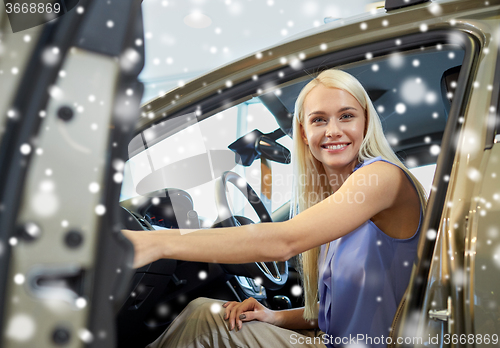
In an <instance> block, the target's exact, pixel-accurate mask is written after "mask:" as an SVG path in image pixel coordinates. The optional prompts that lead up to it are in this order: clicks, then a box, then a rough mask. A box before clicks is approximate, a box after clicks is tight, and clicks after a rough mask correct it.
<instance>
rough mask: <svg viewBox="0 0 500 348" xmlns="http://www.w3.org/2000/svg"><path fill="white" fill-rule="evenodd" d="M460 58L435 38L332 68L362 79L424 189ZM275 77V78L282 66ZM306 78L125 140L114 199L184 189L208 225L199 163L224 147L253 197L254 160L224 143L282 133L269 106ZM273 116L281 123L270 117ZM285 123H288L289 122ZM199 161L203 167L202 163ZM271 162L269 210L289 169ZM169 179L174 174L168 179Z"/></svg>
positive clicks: (284, 194) (207, 182)
mask: <svg viewBox="0 0 500 348" xmlns="http://www.w3.org/2000/svg"><path fill="white" fill-rule="evenodd" d="M396 47H397V43H396ZM463 58H464V50H463V48H461V47H459V46H457V45H452V44H439V43H438V44H436V45H434V46H429V47H425V48H423V47H422V48H420V49H412V50H407V51H399V50H397V48H396V50H393V51H391V52H390V53H389V54H386V55H381V56H378V57H373V55H372V54H371V53H367V54H366V55H365V57H364V59H363V60H361V61H356V62H352V63H349V64H344V65H342V66H337V67H336V68H339V69H342V70H345V71H347V72H349V73H351V74H352V75H354V76H355V77H356V78H357V79H358V80H360V82H361V83H362V84H363V86H364V87H365V89H366V90H367V92H368V94H369V96H370V98H371V99H372V101H373V103H374V106H375V108H376V110H377V112H378V114H379V116H380V119H381V122H382V125H383V128H384V132H385V134H386V137H387V139H388V141H389V143H390V144H391V146H392V147H393V149H394V151H395V152H396V154H397V155H398V156H399V157H400V158H401V159H402V160H403V162H404V163H405V164H406V165H407V166H408V167H409V168H410V170H411V171H412V172H413V173H414V174H415V175H416V176H417V178H418V179H419V181H420V182H421V183H422V184H423V185H424V187H425V188H426V190H427V193H430V191H431V185H432V179H433V177H434V171H435V168H436V161H437V156H438V154H439V152H440V143H441V138H442V135H443V131H444V128H445V125H446V121H447V116H448V113H449V110H450V105H451V101H452V99H453V92H454V88H455V87H456V79H457V76H458V72H459V70H460V66H461V64H462V61H463ZM319 71H321V69H319V68H318V69H317V72H319ZM306 72H307V71H306ZM276 75H277V76H282V75H283V74H282V71H279V72H278V74H276ZM311 78H312V76H311V75H309V74H306V75H305V76H302V77H300V78H296V79H294V80H291V81H286V82H285V83H281V84H279V83H275V84H270V85H272V87H270V88H267V89H264V90H257V93H255V92H256V91H255V90H249V91H248V92H249V95H253V97H249V98H246V99H248V100H246V101H244V102H242V103H239V104H237V105H234V104H231V103H230V101H228V103H227V104H228V107H227V108H226V109H225V110H222V111H219V112H216V113H213V114H210V115H203V113H202V112H201V110H197V111H196V112H194V113H190V114H186V115H182V116H178V117H174V118H172V119H169V120H167V121H164V122H161V123H159V124H157V125H154V126H152V127H150V128H148V129H146V130H145V131H143V132H142V133H140V134H139V135H137V136H136V137H135V138H134V140H133V141H132V142H131V144H130V145H129V154H130V159H129V161H127V163H126V165H125V178H124V182H123V189H122V194H121V200H122V201H124V200H128V199H133V198H134V197H138V196H141V195H145V194H147V193H148V192H153V191H155V190H160V189H164V188H178V189H183V190H186V191H187V192H188V193H189V194H190V195H191V197H192V198H193V202H194V209H195V210H196V211H197V212H198V215H199V216H200V218H201V220H202V221H203V222H204V223H205V225H206V226H209V225H211V224H212V223H213V222H214V221H215V220H216V218H217V210H216V207H215V204H214V202H215V198H214V180H215V178H216V177H215V176H214V175H213V174H214V173H213V170H212V169H213V168H212V167H210V161H213V159H212V160H208V161H205V160H204V159H203V158H205V157H207V158H211V157H213V156H215V155H214V153H215V152H213V151H225V153H226V154H225V155H224V156H226V158H230V160H227V161H226V162H225V163H224V166H223V167H224V168H222V169H223V170H222V169H221V170H222V171H225V170H232V171H234V172H236V173H238V174H239V175H241V176H242V177H243V178H245V180H246V181H247V182H248V183H249V184H250V185H251V186H252V187H253V188H254V190H255V191H256V192H257V193H258V194H260V191H261V187H260V185H261V172H262V170H261V163H260V160H255V161H254V162H253V163H252V164H251V165H250V166H243V165H241V164H240V163H238V160H237V158H236V157H235V156H234V153H232V152H231V151H229V150H228V146H229V145H230V144H232V143H233V142H234V141H235V140H236V139H238V138H240V137H242V136H244V135H245V134H248V133H249V132H251V131H252V130H254V129H258V130H259V131H261V132H262V133H271V132H273V131H275V130H277V129H279V128H280V126H281V128H282V129H284V132H285V133H286V132H287V129H289V128H291V119H290V117H288V119H287V120H285V121H283V115H282V114H280V113H279V112H278V111H276V110H284V113H285V114H288V115H290V114H293V111H294V104H295V100H296V98H297V96H298V94H299V92H300V90H301V89H302V87H303V86H304V85H305V84H307V83H308V82H309V81H310V80H311ZM280 117H281V121H280V122H277V120H279V119H280ZM285 118H287V117H286V116H285ZM286 122H289V124H288V126H286ZM278 124H279V125H278ZM278 142H280V143H281V144H283V145H284V146H286V147H287V148H288V149H291V143H292V140H291V139H290V138H289V137H288V136H283V137H281V138H280V139H279V140H278ZM189 158H192V159H195V158H199V161H201V162H196V163H197V164H195V165H187V166H184V167H182V166H179V165H182V164H183V163H184V162H183V161H186V160H187V159H189ZM203 161H205V162H206V165H203V164H202V162H203ZM205 162H203V163H205ZM176 166H177V167H176ZM204 166H205V167H204ZM271 167H272V197H271V210H272V211H274V210H276V209H277V208H279V207H280V206H282V205H283V204H285V203H287V202H288V201H289V199H290V196H291V185H292V171H291V166H290V165H289V164H280V163H276V162H272V165H271ZM165 168H170V169H169V170H171V173H170V174H168V175H165V173H164V174H163V176H162V179H161V180H158V179H159V177H158V176H156V179H157V180H156V181H155V182H152V181H151V183H150V185H149V186H147V185H146V186H147V189H145V187H146V186H144V185H143V184H144V182H146V181H148V178H149V177H151V178H154V177H155V176H154V173H155V172H158V171H161V170H164V169H165ZM211 170H212V173H210V171H211ZM222 171H221V173H222ZM210 174H211V175H210ZM204 175H205V176H204ZM219 175H220V174H219ZM175 176H180V178H179V177H176V178H175V180H174V177H175ZM202 176H203V178H202ZM229 197H230V201H231V206H232V209H233V213H235V214H237V215H243V216H246V217H248V218H250V219H252V220H253V221H255V222H256V221H259V219H258V217H257V215H256V214H255V213H254V212H253V209H252V208H251V207H250V205H249V204H248V202H247V200H246V198H245V197H244V196H243V194H241V193H239V191H238V190H236V189H235V188H234V187H232V185H230V188H229Z"/></svg>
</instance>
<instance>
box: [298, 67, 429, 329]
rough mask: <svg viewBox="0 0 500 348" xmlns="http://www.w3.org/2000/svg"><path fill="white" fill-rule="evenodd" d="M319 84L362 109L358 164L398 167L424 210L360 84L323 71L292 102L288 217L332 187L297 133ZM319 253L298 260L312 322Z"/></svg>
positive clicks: (421, 190)
mask: <svg viewBox="0 0 500 348" xmlns="http://www.w3.org/2000/svg"><path fill="white" fill-rule="evenodd" d="M319 84H322V85H324V86H325V87H329V88H337V89H341V90H344V91H346V92H348V93H349V94H351V95H352V96H353V97H354V98H356V100H357V101H358V103H359V104H360V105H361V106H362V107H363V109H364V110H365V117H366V123H365V124H366V128H365V132H366V134H365V136H364V139H363V141H362V143H361V146H360V149H359V153H358V161H359V162H360V163H361V162H363V161H365V160H367V159H369V158H373V157H377V156H381V157H382V158H383V159H385V160H387V161H389V162H392V163H394V164H396V165H397V166H399V167H400V168H401V169H402V170H404V171H405V172H406V174H408V176H409V177H411V179H412V180H413V182H414V184H415V186H416V188H417V191H418V196H419V198H420V203H421V206H422V207H423V208H425V205H426V202H427V198H426V193H425V190H424V188H423V187H422V185H421V184H420V183H419V182H418V180H417V179H416V178H415V177H414V176H413V174H411V173H410V171H409V170H408V169H407V168H406V167H405V165H404V164H403V163H402V162H401V161H400V160H399V159H398V157H397V156H396V154H395V153H394V151H393V150H392V148H391V146H390V145H389V143H388V141H387V139H386V138H385V136H384V132H383V129H382V123H381V122H380V118H379V116H378V114H377V112H376V111H375V108H374V106H373V103H372V102H371V100H370V97H369V96H368V94H367V93H366V91H365V89H364V88H363V86H362V85H361V83H359V81H358V80H357V79H356V78H355V77H353V76H352V75H350V74H348V73H346V72H344V71H341V70H337V69H330V70H325V71H323V72H322V73H321V74H319V75H318V76H317V77H316V78H314V79H313V80H312V81H310V82H309V83H308V84H307V85H306V86H305V87H304V88H303V89H302V91H301V92H300V94H299V96H298V98H297V101H296V103H295V114H294V118H293V151H292V166H293V172H294V185H293V191H292V199H291V201H290V203H291V204H290V217H291V218H292V217H293V216H295V215H297V214H298V213H300V212H302V211H304V210H306V209H307V208H309V207H311V206H313V205H315V204H316V203H319V202H320V201H322V200H323V199H325V198H326V197H328V196H329V195H330V194H331V187H330V185H329V182H328V180H326V172H325V170H324V168H323V165H322V163H321V162H320V161H318V160H317V159H316V158H314V156H313V155H312V154H311V152H310V150H309V147H308V146H307V145H306V144H305V143H304V141H303V139H302V136H301V130H300V128H301V125H303V122H304V100H305V98H306V96H307V95H308V94H309V92H310V91H311V90H312V89H313V88H314V87H316V86H317V85H319ZM319 251H320V247H316V248H313V249H311V250H308V251H306V252H303V253H302V254H301V255H300V257H299V260H300V273H301V276H302V282H303V286H304V296H305V310H304V318H305V319H307V320H314V319H316V318H317V317H318V307H317V301H318V277H319V271H318V259H319Z"/></svg>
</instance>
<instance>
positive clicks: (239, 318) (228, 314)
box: [222, 297, 277, 330]
mask: <svg viewBox="0 0 500 348" xmlns="http://www.w3.org/2000/svg"><path fill="white" fill-rule="evenodd" d="M222 307H224V308H225V311H224V319H225V320H228V321H229V322H228V326H229V330H233V329H234V328H235V326H237V327H238V329H239V330H241V327H242V325H243V322H246V321H252V320H258V321H263V322H266V323H270V324H273V325H276V319H277V318H276V312H275V311H272V310H270V309H269V308H267V307H265V306H264V305H262V304H261V303H260V302H259V301H257V300H256V299H254V298H253V297H250V298H247V299H246V300H245V301H243V302H234V301H231V302H226V303H224V304H223V305H222Z"/></svg>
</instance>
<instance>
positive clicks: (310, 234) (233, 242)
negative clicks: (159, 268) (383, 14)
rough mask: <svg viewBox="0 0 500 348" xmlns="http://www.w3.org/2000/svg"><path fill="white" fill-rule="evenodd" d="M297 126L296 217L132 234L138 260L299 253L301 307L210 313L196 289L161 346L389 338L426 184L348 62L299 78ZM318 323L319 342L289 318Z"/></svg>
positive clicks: (242, 259) (249, 258) (267, 257)
mask: <svg viewBox="0 0 500 348" xmlns="http://www.w3.org/2000/svg"><path fill="white" fill-rule="evenodd" d="M293 126H294V127H293V139H294V146H293V152H292V154H293V157H292V164H293V166H294V174H295V175H294V180H295V184H294V191H293V196H292V197H293V198H292V201H291V216H292V218H291V219H290V220H288V221H286V222H279V223H261V224H257V225H246V226H241V227H232V228H224V229H210V230H203V231H191V230H182V231H181V232H179V231H178V230H169V231H152V232H141V233H140V234H137V233H134V232H131V231H125V233H126V235H127V237H128V238H130V239H131V241H132V242H133V244H134V246H135V250H136V256H135V266H136V267H139V266H142V265H144V264H148V263H150V262H152V261H154V260H157V259H159V258H172V259H182V260H188V261H204V262H218V263H246V262H253V261H272V260H288V259H289V258H291V257H292V256H294V255H297V254H300V253H302V254H301V261H302V276H303V284H304V290H305V307H304V308H300V309H293V310H287V311H271V310H269V309H267V308H265V307H264V306H262V305H261V304H259V303H258V302H257V301H256V300H254V299H248V300H245V301H244V302H242V303H236V302H228V303H225V304H224V305H223V308H222V309H221V311H220V313H219V312H217V311H216V312H217V313H211V311H210V310H209V308H212V309H213V304H214V303H216V302H214V301H208V300H195V301H193V302H192V304H190V305H188V307H187V309H186V310H185V311H184V312H183V313H182V314H181V315H180V316H179V317H178V318H177V319H176V321H174V323H173V324H172V325H171V327H170V328H169V329H168V330H167V331H166V333H164V334H163V335H162V336H161V337H160V338H159V339H158V340H157V341H156V342H155V343H154V344H155V345H154V346H155V347H156V346H164V347H167V346H169V347H170V346H183V347H185V346H193V347H195V346H207V345H208V346H219V345H221V346H231V347H232V346H233V345H236V346H252V347H253V346H290V347H291V346H294V344H296V343H306V342H312V343H311V345H310V346H311V347H312V346H321V347H323V343H325V344H326V345H327V346H328V347H332V346H343V345H346V344H352V343H353V341H352V337H353V336H354V337H356V338H359V337H360V336H358V335H363V336H362V337H364V339H365V341H357V342H356V343H359V344H366V345H368V346H385V345H386V342H385V341H382V343H381V344H375V343H377V342H380V340H381V337H382V336H384V337H387V335H388V334H389V327H390V325H391V321H392V318H393V316H394V314H395V311H396V308H397V306H398V303H399V301H400V300H401V298H402V296H403V293H404V291H405V289H406V287H407V285H408V281H409V277H410V272H411V267H412V264H413V262H414V259H415V256H416V248H417V241H418V232H419V228H420V222H421V219H422V214H423V209H424V207H425V202H426V198H425V193H424V189H423V188H422V186H421V185H420V183H419V182H418V181H417V180H416V179H415V177H413V175H412V174H411V173H410V172H409V171H408V170H407V169H406V168H405V166H404V165H403V164H402V163H401V162H400V161H399V160H398V158H397V157H396V155H395V154H394V152H393V151H392V150H391V148H390V146H389V144H388V142H387V140H386V139H385V137H384V135H383V132H382V126H381V123H380V120H379V118H378V116H377V114H376V111H375V109H374V107H373V104H372V103H371V101H370V99H369V97H368V95H367V93H366V91H365V90H364V89H363V87H362V86H361V84H360V83H359V82H358V81H357V80H356V79H355V78H354V77H352V76H351V75H349V74H347V73H345V72H343V71H340V70H326V71H324V72H322V73H321V74H320V75H319V76H318V77H316V78H315V79H313V80H312V81H311V82H309V83H308V84H307V85H306V86H305V87H304V89H303V90H302V91H301V93H300V94H299V97H298V99H297V102H296V105H295V116H294V125H293ZM299 213H300V214H299ZM318 300H319V302H318ZM215 308H217V307H215ZM224 320H226V324H227V326H226V325H224ZM243 322H245V328H243ZM247 322H248V323H247ZM270 324H271V325H270ZM278 326H279V327H278ZM317 326H319V328H320V329H321V330H322V331H323V332H325V333H326V335H325V336H323V339H322V340H321V342H319V340H312V341H311V338H310V339H309V340H307V335H310V333H306V332H301V333H302V334H306V336H300V335H299V334H297V333H294V332H292V331H288V330H284V329H283V328H285V329H292V330H296V329H311V328H314V327H317ZM235 328H237V329H239V330H241V331H240V332H236V333H235V332H234V331H231V330H233V329H235ZM294 335H296V336H294ZM287 337H288V338H287ZM350 337H351V341H349V338H350ZM195 338H196V339H195ZM300 338H302V339H300ZM198 339H199V340H202V341H203V342H201V341H197V340H198ZM346 339H347V342H346ZM370 339H371V340H372V341H370ZM374 339H375V343H373V340H374ZM303 345H304V344H302V346H303Z"/></svg>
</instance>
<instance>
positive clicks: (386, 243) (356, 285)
mask: <svg viewBox="0 0 500 348" xmlns="http://www.w3.org/2000/svg"><path fill="white" fill-rule="evenodd" d="M376 161H384V162H387V163H391V162H388V161H386V160H384V159H382V158H381V157H376V158H372V159H369V160H366V161H365V162H363V163H361V164H360V165H358V166H357V167H356V168H355V169H354V170H357V169H359V168H361V167H364V166H367V165H369V164H370V163H373V162H376ZM391 164H394V163H391ZM407 177H408V179H409V180H410V181H411V182H412V184H413V185H415V184H414V183H413V181H412V180H411V178H410V177H409V176H408V175H407ZM421 222H422V207H420V222H419V225H418V229H417V231H416V232H415V234H414V235H413V236H412V237H411V238H408V239H395V238H392V237H389V236H388V235H386V234H385V233H384V232H382V231H381V230H380V229H379V228H378V227H377V226H376V225H375V223H373V222H372V221H371V220H368V221H367V222H365V223H364V224H362V225H361V226H360V227H358V228H357V229H355V230H354V231H352V232H350V233H349V234H347V235H345V236H343V237H341V238H339V239H336V240H334V241H332V242H330V246H329V248H328V251H326V244H325V245H322V246H321V253H320V256H319V288H318V290H319V302H320V305H319V315H318V325H319V328H320V329H321V331H323V332H325V333H326V334H327V335H328V336H326V337H325V338H326V339H324V341H325V342H328V344H326V346H327V347H343V346H346V345H351V344H363V345H366V346H368V347H380V348H382V347H387V341H386V338H387V336H388V335H389V329H390V327H391V324H392V319H393V317H394V314H395V313H396V309H397V308H398V305H399V302H400V301H401V298H402V297H403V294H404V292H405V290H406V288H407V286H408V283H409V280H410V275H411V270H412V266H413V263H414V261H415V259H416V255H417V243H418V236H419V231H420V224H421ZM325 253H326V255H325ZM358 335H359V336H358ZM361 335H363V336H361ZM382 336H383V337H384V338H383V340H382ZM358 338H360V340H357V339H358Z"/></svg>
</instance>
